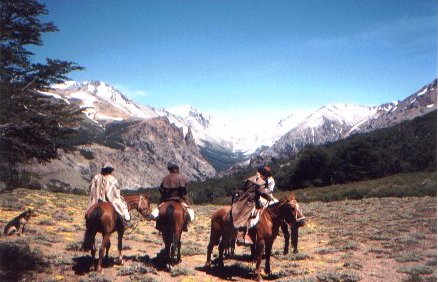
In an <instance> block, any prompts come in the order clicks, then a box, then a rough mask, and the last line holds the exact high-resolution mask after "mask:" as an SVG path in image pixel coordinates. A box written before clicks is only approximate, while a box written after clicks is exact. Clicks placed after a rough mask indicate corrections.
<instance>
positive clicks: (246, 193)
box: [231, 167, 271, 245]
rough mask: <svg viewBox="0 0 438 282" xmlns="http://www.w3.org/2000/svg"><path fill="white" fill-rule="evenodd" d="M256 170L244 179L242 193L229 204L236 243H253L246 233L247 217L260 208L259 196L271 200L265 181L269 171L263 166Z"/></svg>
mask: <svg viewBox="0 0 438 282" xmlns="http://www.w3.org/2000/svg"><path fill="white" fill-rule="evenodd" d="M257 172H258V173H257V174H256V175H254V176H251V177H250V178H248V179H247V180H246V181H245V184H244V185H243V189H242V194H241V195H240V196H239V197H238V198H237V199H236V201H235V202H234V203H233V204H232V205H231V215H232V219H233V225H234V227H235V228H236V229H237V230H238V233H237V238H236V239H237V241H236V243H237V244H238V245H252V244H253V242H252V240H251V238H250V236H249V235H248V234H246V233H247V230H248V225H249V219H250V218H251V216H254V215H255V214H256V213H257V212H258V209H260V208H262V204H261V201H260V198H264V199H266V200H268V201H269V200H271V196H270V193H269V189H268V182H267V179H268V177H269V172H268V171H266V170H265V169H264V167H260V168H259V169H258V170H257Z"/></svg>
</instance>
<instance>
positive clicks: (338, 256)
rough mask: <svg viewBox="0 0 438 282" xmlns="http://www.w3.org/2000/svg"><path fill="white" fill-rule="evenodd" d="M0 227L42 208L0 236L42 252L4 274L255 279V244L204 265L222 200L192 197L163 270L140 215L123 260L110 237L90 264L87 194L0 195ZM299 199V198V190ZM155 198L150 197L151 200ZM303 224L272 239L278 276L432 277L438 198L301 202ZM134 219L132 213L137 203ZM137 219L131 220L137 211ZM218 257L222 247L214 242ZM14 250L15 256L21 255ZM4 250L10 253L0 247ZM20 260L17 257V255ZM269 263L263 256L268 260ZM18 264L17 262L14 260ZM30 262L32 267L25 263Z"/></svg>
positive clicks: (157, 244)
mask: <svg viewBox="0 0 438 282" xmlns="http://www.w3.org/2000/svg"><path fill="white" fill-rule="evenodd" d="M0 197H1V199H0V224H1V228H2V229H1V230H2V231H3V227H4V225H5V224H6V222H7V221H9V220H10V219H12V218H13V217H15V216H16V215H18V214H19V213H20V212H22V211H23V210H24V209H26V208H32V209H34V210H35V212H36V213H37V214H38V216H37V217H35V218H32V219H31V221H30V223H29V225H28V232H27V233H26V234H25V235H23V236H21V237H19V236H16V235H14V236H9V237H4V236H2V237H1V238H0V251H3V250H5V246H6V245H8V244H9V245H11V244H28V245H29V246H30V251H31V252H32V254H34V255H37V257H38V259H39V260H41V262H40V264H39V265H36V266H35V265H34V264H29V265H31V266H32V268H30V269H25V268H23V267H21V268H20V267H18V269H20V271H17V270H16V269H14V264H15V263H16V264H17V265H19V264H21V265H22V261H21V259H20V261H16V262H13V263H12V264H11V263H5V261H3V262H2V261H0V281H8V280H11V281H14V280H22V281H222V280H230V281H252V280H253V279H254V273H253V270H254V267H255V264H254V263H253V262H251V261H250V260H249V257H248V254H249V249H248V248H245V247H236V255H235V256H234V257H233V258H232V259H227V260H225V267H224V268H223V269H219V268H218V267H217V265H214V264H213V265H212V267H211V268H209V269H205V268H204V263H205V260H206V249H207V244H208V239H209V235H210V234H209V233H210V216H211V214H212V213H213V211H215V210H217V209H218V208H220V206H213V205H204V206H193V208H194V210H195V213H196V216H197V218H196V220H195V222H193V223H192V224H191V225H190V226H189V231H188V232H186V233H183V236H182V263H180V264H179V265H178V266H176V267H174V268H173V269H172V270H171V271H170V272H166V271H164V270H162V269H159V268H157V267H156V263H155V261H156V257H157V254H158V253H159V251H160V250H161V249H162V248H163V246H164V245H163V243H162V239H161V237H160V235H159V233H158V232H157V231H156V230H155V228H154V224H153V222H148V221H140V222H139V225H138V227H137V229H135V230H134V231H133V232H132V233H131V234H129V233H130V231H127V233H126V234H125V237H124V250H123V256H124V265H118V264H116V263H115V259H114V258H115V257H116V256H117V247H116V245H117V238H116V237H117V236H116V235H115V234H113V236H112V240H111V242H112V246H111V250H110V259H109V260H106V261H104V270H103V274H100V273H96V272H94V271H93V270H92V261H91V257H90V255H89V254H88V253H85V252H81V251H80V250H79V247H80V245H81V242H82V238H83V234H84V219H83V215H84V209H85V206H86V203H87V197H85V196H78V195H70V194H62V193H50V192H46V191H37V190H27V189H18V190H15V191H13V192H11V193H5V194H1V196H0ZM298 201H299V199H298ZM154 206H155V205H153V207H154ZM301 207H302V209H303V211H304V214H305V216H306V220H307V221H306V225H305V226H304V227H302V228H300V230H299V244H298V249H299V253H298V254H292V252H290V254H288V255H283V244H284V239H283V237H282V234H281V233H280V235H279V237H278V238H277V240H276V242H275V244H274V248H273V258H272V261H271V266H272V272H273V274H272V275H271V276H266V275H264V276H263V277H264V279H265V280H273V281H436V280H437V279H436V272H437V261H436V256H437V248H436V243H437V236H436V234H437V231H436V224H437V217H436V214H437V211H436V207H437V199H436V198H435V197H421V198H380V199H377V198H372V199H364V200H348V201H340V202H331V203H322V202H312V203H301ZM132 214H133V215H134V217H136V219H138V218H139V216H138V214H137V215H136V212H132ZM136 219H134V220H136ZM214 256H217V248H215V250H214ZM17 257H18V256H17ZM0 259H3V260H5V255H4V254H2V253H0ZM17 260H18V259H17ZM262 263H263V265H264V261H263V262H262ZM11 265H12V266H11ZM26 270H27V271H26Z"/></svg>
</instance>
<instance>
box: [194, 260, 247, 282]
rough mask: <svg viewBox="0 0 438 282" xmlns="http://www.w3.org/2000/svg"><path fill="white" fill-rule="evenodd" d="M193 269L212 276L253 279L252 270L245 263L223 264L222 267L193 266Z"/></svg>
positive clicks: (234, 279) (230, 278)
mask: <svg viewBox="0 0 438 282" xmlns="http://www.w3.org/2000/svg"><path fill="white" fill-rule="evenodd" d="M195 270H197V271H202V272H205V273H206V274H208V275H212V276H214V277H217V278H220V279H225V280H231V281H239V280H240V279H254V278H255V275H254V271H253V270H252V269H251V268H249V267H248V266H246V265H243V264H241V263H234V264H232V265H225V266H224V267H218V266H213V267H204V266H199V267H195Z"/></svg>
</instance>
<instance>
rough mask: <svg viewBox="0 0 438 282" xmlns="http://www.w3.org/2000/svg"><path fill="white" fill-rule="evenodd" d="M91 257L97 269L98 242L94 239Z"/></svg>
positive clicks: (95, 269)
mask: <svg viewBox="0 0 438 282" xmlns="http://www.w3.org/2000/svg"><path fill="white" fill-rule="evenodd" d="M91 257H92V259H93V266H94V271H97V261H96V243H95V242H94V240H93V245H92V246H91Z"/></svg>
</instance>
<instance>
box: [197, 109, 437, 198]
mask: <svg viewBox="0 0 438 282" xmlns="http://www.w3.org/2000/svg"><path fill="white" fill-rule="evenodd" d="M436 121H437V113H436V111H434V112H432V113H429V114H426V115H424V116H422V117H419V118H416V119H414V120H411V121H407V122H403V123H401V124H399V125H396V126H394V127H390V128H385V129H381V130H376V131H373V132H370V133H365V134H357V135H354V136H352V137H349V138H347V139H344V140H341V141H338V142H334V143H331V144H326V145H321V146H316V147H314V146H313V147H311V146H309V147H306V148H305V149H304V150H303V151H301V152H300V153H299V154H298V155H297V156H296V157H294V158H292V159H283V160H278V161H276V162H275V163H271V164H269V165H271V167H272V170H273V175H274V178H275V180H276V182H277V187H278V188H280V189H282V190H293V189H299V188H304V187H317V186H326V185H331V184H340V183H348V182H355V181H361V180H367V179H375V178H380V177H385V176H389V175H393V174H397V173H404V172H417V171H436V155H437V144H436V141H437V133H436V129H437V123H436ZM254 173H255V171H253V169H251V170H247V171H241V172H239V173H238V174H235V175H231V176H226V177H223V178H220V179H210V180H207V181H205V182H199V183H193V184H192V189H191V196H192V199H193V201H194V202H196V203H205V202H213V201H214V199H217V198H219V197H224V196H226V195H230V193H231V191H232V190H234V189H235V187H240V186H241V185H242V183H243V181H244V180H245V179H246V178H247V177H248V176H250V175H251V174H254Z"/></svg>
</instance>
